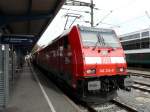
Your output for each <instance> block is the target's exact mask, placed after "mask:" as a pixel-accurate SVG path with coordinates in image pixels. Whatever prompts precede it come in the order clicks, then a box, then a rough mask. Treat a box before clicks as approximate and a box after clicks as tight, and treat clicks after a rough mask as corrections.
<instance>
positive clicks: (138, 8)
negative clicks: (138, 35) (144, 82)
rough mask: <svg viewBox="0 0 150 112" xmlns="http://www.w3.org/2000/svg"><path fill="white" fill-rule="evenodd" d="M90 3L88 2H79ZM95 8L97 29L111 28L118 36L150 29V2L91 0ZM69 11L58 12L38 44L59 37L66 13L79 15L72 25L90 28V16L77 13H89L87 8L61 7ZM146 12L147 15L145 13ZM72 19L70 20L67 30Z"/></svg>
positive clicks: (85, 0)
mask: <svg viewBox="0 0 150 112" xmlns="http://www.w3.org/2000/svg"><path fill="white" fill-rule="evenodd" d="M80 1H84V2H88V3H89V2H90V0H80ZM93 1H94V4H95V7H96V8H98V9H99V10H94V24H95V25H96V24H97V23H98V22H100V21H101V24H99V25H98V26H97V27H99V28H112V29H114V30H115V31H116V33H117V34H118V35H121V34H125V33H129V32H133V31H137V30H140V29H146V28H149V27H150V17H149V15H150V0H93ZM63 7H64V8H67V9H70V10H60V11H59V13H58V14H57V16H56V17H55V18H54V20H53V21H52V23H51V24H50V25H49V27H48V28H47V30H46V31H45V33H44V34H43V35H42V37H41V39H40V41H39V42H38V44H40V45H46V44H48V43H49V42H51V40H53V39H54V38H56V37H57V36H58V35H60V34H61V33H62V32H63V30H64V26H65V22H66V17H65V16H64V15H65V14H66V13H76V14H80V15H81V18H80V19H78V20H76V22H75V23H74V24H80V25H84V26H90V24H89V23H85V22H84V21H90V14H88V13H84V12H77V11H71V10H79V11H90V8H87V7H76V6H73V7H70V6H63ZM146 11H147V14H146V13H145V12H146ZM73 19H74V18H70V19H69V22H68V24H67V28H68V26H69V24H70V23H71V21H72V20H73Z"/></svg>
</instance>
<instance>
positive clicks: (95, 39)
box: [81, 30, 121, 47]
mask: <svg viewBox="0 0 150 112" xmlns="http://www.w3.org/2000/svg"><path fill="white" fill-rule="evenodd" d="M81 40H82V42H83V46H95V45H97V46H98V47H121V45H120V43H119V40H118V39H117V36H116V35H115V33H113V32H112V31H107V32H100V31H84V30H83V31H81Z"/></svg>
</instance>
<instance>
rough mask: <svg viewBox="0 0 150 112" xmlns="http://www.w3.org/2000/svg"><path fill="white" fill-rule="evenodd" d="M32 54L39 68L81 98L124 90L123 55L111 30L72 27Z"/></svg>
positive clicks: (124, 69) (125, 66)
mask: <svg viewBox="0 0 150 112" xmlns="http://www.w3.org/2000/svg"><path fill="white" fill-rule="evenodd" d="M105 33H106V34H105ZM84 36H85V38H84ZM90 36H91V37H90ZM106 38H110V42H109V41H108V40H109V39H106ZM84 39H87V40H84ZM88 39H89V40H88ZM111 39H112V40H111ZM106 40H107V41H108V42H107V43H106V42H105V41H106ZM86 41H87V42H86ZM111 41H113V42H115V43H111ZM86 44H87V45H86ZM106 44H110V45H106ZM111 44H112V45H113V44H114V45H115V44H116V46H115V47H113V46H112V45H111ZM34 55H36V63H37V64H38V65H39V66H40V67H42V68H44V69H46V70H47V71H50V72H53V73H54V74H55V75H56V76H57V77H58V78H61V79H63V80H64V81H65V82H66V83H67V84H68V85H69V86H70V87H72V88H74V90H75V91H76V92H77V93H80V94H82V96H88V95H87V93H90V94H91V93H92V92H93V91H100V92H103V93H109V92H111V91H116V90H117V89H118V88H121V89H124V88H125V84H124V82H125V81H124V80H125V78H126V77H127V73H126V68H127V65H126V61H125V55H124V53H123V49H122V47H121V44H120V43H119V40H118V39H117V36H116V34H115V32H114V31H113V30H110V29H108V30H107V29H98V28H88V27H80V26H73V27H72V28H71V29H69V30H68V31H66V32H64V33H63V34H62V35H60V36H59V37H58V38H56V39H55V40H54V41H52V43H51V44H49V45H48V46H47V47H45V48H43V49H42V50H40V51H39V52H38V53H35V54H34ZM96 93H98V94H99V92H96ZM93 94H94V93H93Z"/></svg>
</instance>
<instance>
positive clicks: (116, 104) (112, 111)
mask: <svg viewBox="0 0 150 112" xmlns="http://www.w3.org/2000/svg"><path fill="white" fill-rule="evenodd" d="M82 108H84V109H83V110H81V111H82V112H139V111H138V110H137V109H136V108H134V107H132V106H129V105H127V104H125V103H122V102H120V101H118V100H112V101H110V102H107V103H105V104H95V105H88V104H85V105H84V107H82Z"/></svg>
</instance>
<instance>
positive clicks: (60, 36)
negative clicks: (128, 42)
mask: <svg viewBox="0 0 150 112" xmlns="http://www.w3.org/2000/svg"><path fill="white" fill-rule="evenodd" d="M73 27H76V28H79V29H80V30H84V31H96V32H99V31H100V32H115V31H114V30H113V29H105V28H95V27H87V26H80V25H74V26H72V27H71V28H69V29H67V30H64V31H63V33H62V34H60V35H59V36H58V37H57V38H55V39H54V40H52V41H51V42H50V43H48V44H47V45H46V46H44V47H42V48H40V49H38V50H37V51H36V52H39V51H42V50H43V49H45V48H46V47H48V46H49V45H50V44H52V43H53V42H56V41H57V40H59V39H60V38H62V37H63V36H65V35H67V34H68V33H69V32H70V31H71V30H72V28H73Z"/></svg>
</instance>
